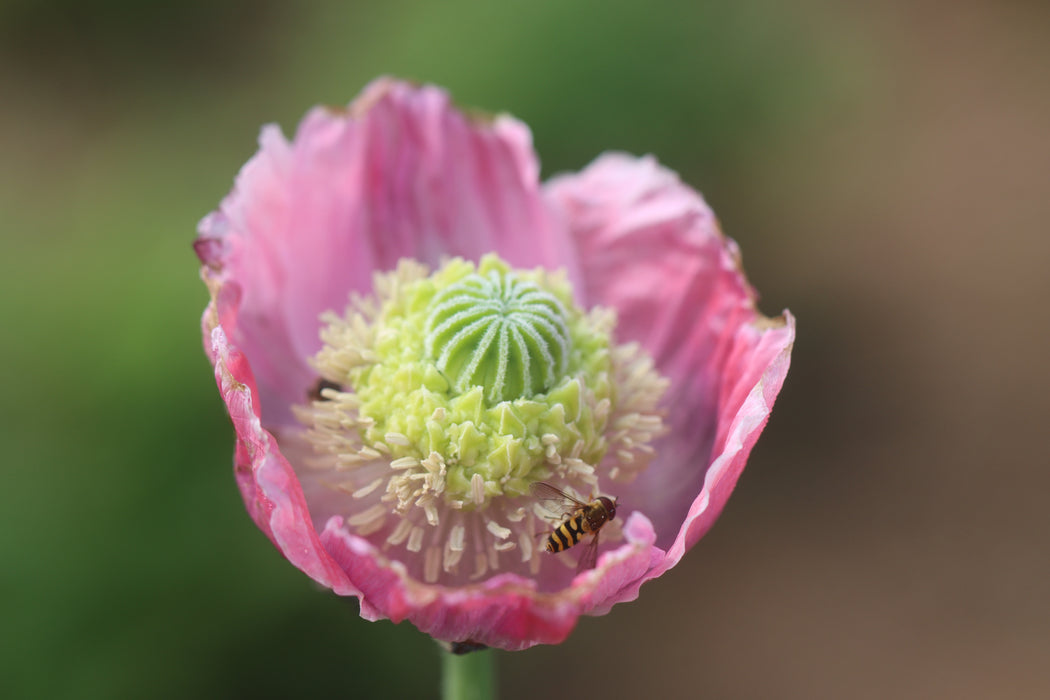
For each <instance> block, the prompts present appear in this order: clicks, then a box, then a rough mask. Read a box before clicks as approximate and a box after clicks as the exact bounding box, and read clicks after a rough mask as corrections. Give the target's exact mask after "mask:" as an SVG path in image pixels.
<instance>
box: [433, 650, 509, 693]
mask: <svg viewBox="0 0 1050 700" xmlns="http://www.w3.org/2000/svg"><path fill="white" fill-rule="evenodd" d="M442 656H443V657H444V658H443V659H442V662H441V676H442V678H441V697H442V700H493V699H494V698H495V697H496V656H495V653H494V652H493V651H492V650H491V649H485V650H484V651H475V652H471V653H469V654H453V653H451V652H445V653H444V654H442Z"/></svg>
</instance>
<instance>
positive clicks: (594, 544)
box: [576, 530, 602, 574]
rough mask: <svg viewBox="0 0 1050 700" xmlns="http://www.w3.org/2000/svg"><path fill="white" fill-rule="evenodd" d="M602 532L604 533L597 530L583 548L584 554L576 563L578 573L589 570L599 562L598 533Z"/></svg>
mask: <svg viewBox="0 0 1050 700" xmlns="http://www.w3.org/2000/svg"><path fill="white" fill-rule="evenodd" d="M600 534H602V531H601V530H596V531H595V533H594V537H592V538H591V541H590V542H588V543H587V546H586V547H584V548H583V554H581V555H580V560H579V561H578V562H577V563H576V573H578V574H579V573H582V572H584V571H589V570H590V569H593V568H594V565H595V564H597V563H598V535H600Z"/></svg>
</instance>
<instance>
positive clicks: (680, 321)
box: [546, 154, 794, 566]
mask: <svg viewBox="0 0 1050 700" xmlns="http://www.w3.org/2000/svg"><path fill="white" fill-rule="evenodd" d="M546 194H547V196H548V198H549V200H550V201H551V202H552V203H553V204H554V206H555V207H556V208H557V210H558V211H560V212H561V215H562V216H563V217H564V219H565V220H566V221H567V222H568V226H569V228H570V232H571V234H572V236H573V237H574V238H575V240H576V241H577V244H578V246H579V257H580V259H581V260H582V261H584V263H585V264H584V266H583V269H582V274H583V284H584V296H585V297H586V299H587V302H588V303H591V304H602V305H606V306H611V307H613V308H615V309H616V311H617V313H618V317H619V323H618V326H617V334H618V336H619V337H620V339H621V340H636V341H638V342H640V343H641V344H642V345H643V346H644V347H645V348H646V349H647V350H648V351H649V353H650V354H651V355H652V356H653V357H654V359H655V360H656V363H657V366H658V367H659V369H660V370H661V372H662V373H663V374H664V375H665V376H668V377H669V378H670V379H671V389H670V391H669V395H668V397H667V399H666V405H667V406H668V408H669V415H668V422H669V424H670V427H671V434H670V435H669V436H668V437H667V438H665V439H664V440H662V441H661V442H660V443H659V444H658V445H657V451H658V455H659V456H658V457H657V459H656V460H655V461H654V463H653V465H652V466H651V467H650V468H649V470H648V471H647V472H645V473H644V474H643V475H642V476H641V477H640V478H639V479H638V481H637V482H636V483H635V484H632V485H631V486H630V487H629V488H628V489H627V490H625V492H624V493H623V494H622V495H621V500H624V501H629V502H630V504H631V505H633V506H635V507H637V508H638V509H640V510H642V511H644V512H645V513H647V514H648V515H649V516H650V517H652V518H653V521H654V524H655V526H656V532H657V543H658V544H661V545H662V546H671V552H670V554H669V557H670V560H669V563H668V564H667V566H671V565H673V564H674V563H675V562H677V561H678V559H680V558H681V553H682V551H684V550H683V547H687V546H691V545H692V544H693V543H695V541H696V540H697V539H698V538H699V537H700V535H702V534H703V532H706V530H707V528H709V527H710V525H711V523H712V522H713V521H714V519H715V518H716V517H717V515H718V513H719V512H721V509H722V507H723V506H724V504H725V501H726V499H728V497H729V494H730V492H731V491H732V488H733V486H734V485H735V483H736V480H737V477H738V476H739V473H740V471H741V470H742V469H743V466H744V463H745V461H746V459H747V455H748V453H749V452H750V450H751V447H752V446H753V444H754V441H755V440H756V439H757V437H758V434H759V433H760V432H761V428H762V426H763V425H764V424H765V420H766V418H767V417H768V415H769V410H770V408H771V406H772V403H773V400H774V399H775V397H776V394H777V392H778V391H779V390H780V386H781V384H782V383H783V380H784V376H785V374H786V372H787V367H788V362H789V357H790V349H791V344H792V342H793V340H794V319H793V318H791V316H790V314H787V313H786V312H785V314H784V316H783V317H782V318H781V319H778V320H775V321H771V320H769V319H765V318H764V317H763V316H761V315H760V314H759V313H758V311H757V310H756V309H755V293H754V290H752V288H751V287H750V285H749V284H748V283H747V280H746V279H745V277H744V275H743V272H742V271H741V269H740V263H739V251H738V249H737V247H736V244H735V243H733V242H732V241H731V240H729V239H727V238H726V237H725V236H723V235H722V233H721V232H720V230H719V228H718V223H717V221H716V219H715V217H714V215H713V213H712V212H711V210H710V208H709V207H708V206H707V204H706V203H705V202H704V201H703V199H702V198H701V197H700V195H699V194H698V193H697V192H695V191H694V190H692V189H691V188H689V187H687V186H686V185H684V184H682V183H681V182H680V181H679V179H678V177H677V175H675V174H674V173H672V172H670V171H669V170H666V169H665V168H662V167H661V166H659V165H658V164H657V163H656V162H655V161H654V160H653V159H652V158H634V157H631V156H627V155H623V154H608V155H604V156H602V157H600V158H598V159H597V160H596V161H595V162H594V163H592V164H591V165H590V166H588V167H587V168H586V169H585V170H583V171H582V172H581V173H579V174H578V175H565V176H561V177H559V178H556V179H555V180H552V181H551V182H550V183H548V185H547V189H546ZM753 394H754V396H753ZM697 494H699V495H697ZM684 518H688V519H687V520H686V523H685V524H684V525H683V519H684Z"/></svg>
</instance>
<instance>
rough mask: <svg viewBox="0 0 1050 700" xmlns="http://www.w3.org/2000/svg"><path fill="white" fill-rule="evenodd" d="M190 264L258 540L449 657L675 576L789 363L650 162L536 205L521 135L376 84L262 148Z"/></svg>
mask: <svg viewBox="0 0 1050 700" xmlns="http://www.w3.org/2000/svg"><path fill="white" fill-rule="evenodd" d="M195 250H196V252H197V255H198V257H199V258H200V260H201V263H202V267H201V274H202V277H203V279H204V281H205V283H206V284H207V287H208V289H209V292H210V295H211V301H210V303H209V304H208V307H207V309H206V310H205V312H204V317H203V322H202V325H203V336H204V346H205V350H206V353H207V355H208V358H209V359H210V360H211V362H212V364H213V366H214V369H215V378H216V381H217V383H218V387H219V391H220V394H221V396H222V399H223V401H224V402H225V404H226V407H227V409H228V412H229V415H230V418H231V419H232V421H233V425H234V428H235V432H236V449H235V456H234V472H235V475H236V479H237V483H238V485H239V487H240V491H241V494H242V495H243V498H244V502H245V505H246V506H247V509H248V512H249V514H250V515H251V517H252V518H253V519H254V521H255V523H256V524H257V525H258V527H259V528H260V529H261V530H262V531H263V532H264V533H265V534H266V536H267V537H269V538H270V540H271V541H272V542H273V544H274V545H275V546H276V547H277V549H278V550H279V551H280V552H281V553H282V554H283V555H284V556H285V557H286V558H287V559H288V560H289V561H290V562H291V563H292V564H294V565H295V566H296V567H298V568H299V569H301V570H302V571H303V572H305V573H306V574H307V575H308V576H310V577H311V578H313V579H314V580H315V581H317V582H318V583H320V584H322V585H324V586H326V587H328V588H330V589H332V590H333V591H334V592H335V593H337V594H339V595H344V596H355V597H357V598H358V599H359V600H360V608H361V615H362V616H363V617H365V618H367V619H369V620H378V619H390V620H393V621H395V622H399V621H401V620H409V621H411V622H412V623H413V624H414V625H415V626H416V627H418V628H419V629H421V630H422V631H424V632H426V633H428V634H430V635H431V636H433V637H434V638H436V639H438V640H442V641H445V642H450V643H453V644H458V645H463V648H473V647H477V646H481V645H488V646H492V647H498V648H502V649H523V648H526V647H529V646H532V645H535V644H541V643H543V644H552V643H558V642H561V641H562V640H564V639H565V637H566V636H567V635H568V634H569V632H570V631H571V630H572V628H573V627H574V625H575V624H576V622H577V620H578V618H579V617H580V616H581V615H585V614H588V615H600V614H604V613H606V612H607V611H608V610H609V609H610V608H611V607H612V606H613V605H614V604H616V603H620V602H624V601H629V600H633V599H634V598H636V597H637V595H638V592H639V588H640V586H641V585H642V584H643V583H644V582H645V581H648V580H650V579H652V578H655V577H657V576H659V575H661V574H662V573H664V572H665V571H667V570H668V569H670V568H671V567H673V566H674V565H675V564H676V563H677V562H678V561H679V560H680V559H681V558H682V556H683V554H684V553H685V551H686V550H687V549H689V548H690V547H691V546H692V545H693V544H695V543H696V541H697V540H698V539H699V538H700V537H701V536H703V534H704V533H705V532H707V530H708V529H709V528H710V527H711V525H712V524H713V523H714V521H715V519H716V518H717V517H718V515H719V513H720V512H721V510H722V508H723V506H724V505H725V503H726V500H727V499H728V498H729V495H730V492H731V491H732V490H733V487H734V485H735V483H736V481H737V478H738V477H739V475H740V473H741V471H742V470H743V468H744V464H745V461H746V459H747V456H748V453H749V452H750V450H751V448H752V446H753V445H754V443H755V441H756V439H757V438H758V436H759V433H760V432H761V430H762V428H763V427H764V425H765V423H766V421H767V419H768V416H769V412H770V410H771V407H772V405H773V402H774V399H775V398H776V396H777V393H778V392H779V390H780V387H781V385H782V383H783V381H784V377H785V375H786V373H787V370H788V364H789V359H790V351H791V346H792V342H793V340H794V320H793V318H792V317H791V315H790V314H789V313H788V312H787V311H785V312H784V313H783V314H782V315H781V316H780V317H777V318H766V317H764V316H762V315H761V314H760V313H759V312H758V311H757V310H756V307H755V299H756V294H755V292H754V290H753V289H752V288H751V287H750V286H749V284H748V282H747V280H746V279H745V277H744V274H743V271H742V269H741V263H740V255H739V251H738V249H737V246H736V244H735V243H734V242H733V241H732V240H730V239H728V238H726V237H725V236H724V235H723V234H722V233H721V232H720V230H719V227H718V223H717V222H716V220H715V217H714V215H713V214H712V212H711V210H710V209H709V208H708V206H707V205H706V204H705V202H704V201H703V199H702V198H701V197H700V195H699V194H697V193H696V192H695V191H694V190H692V189H690V188H689V187H688V186H686V185H684V184H682V183H681V182H680V180H679V179H678V177H677V176H676V175H675V174H674V173H672V172H670V171H668V170H667V169H665V168H663V167H661V166H660V165H658V164H657V163H656V162H655V161H654V160H653V159H652V158H648V157H646V158H635V157H631V156H628V155H624V154H617V153H612V154H605V155H602V156H600V157H599V158H598V159H597V160H595V161H594V162H593V163H592V164H591V165H589V166H587V167H586V168H585V169H584V170H583V171H581V172H579V173H576V174H566V175H559V176H557V177H554V178H553V179H551V180H550V181H548V182H547V183H545V184H541V183H540V181H539V166H538V162H537V158H536V156H535V154H534V153H533V151H532V147H531V137H530V134H529V131H528V129H527V127H525V126H524V125H523V124H522V123H520V122H518V121H516V120H515V119H513V118H511V117H508V116H503V115H500V116H495V117H480V116H476V115H470V116H468V115H466V114H464V113H463V112H460V111H458V110H457V109H456V108H455V107H454V106H453V105H452V104H451V103H450V100H449V98H448V96H447V95H446V93H445V92H443V91H442V90H441V89H439V88H436V87H432V86H422V87H420V86H415V85H410V84H407V83H404V82H399V81H396V80H392V79H379V80H377V81H375V82H373V83H372V84H371V85H369V86H368V87H367V88H366V89H365V91H364V92H363V94H362V95H361V96H359V97H358V98H357V99H356V100H355V101H354V102H353V103H352V104H351V105H350V106H349V108H346V109H332V108H326V107H319V108H316V109H314V110H313V111H311V112H310V113H309V114H308V115H307V116H306V118H305V119H304V120H303V122H302V123H301V124H300V126H299V129H298V131H297V133H296V135H295V137H294V139H292V140H290V141H289V140H287V139H286V138H285V137H284V136H283V135H282V133H281V132H280V130H279V129H278V128H277V127H275V126H267V127H265V128H264V129H263V131H262V134H261V136H260V143H259V151H258V152H257V153H256V154H255V156H253V157H252V158H251V160H249V161H248V163H247V164H246V165H245V166H244V167H243V169H242V170H241V172H240V174H239V175H238V176H237V178H236V182H235V186H234V188H233V191H232V192H231V193H230V194H229V195H228V196H227V197H226V198H225V199H224V200H223V201H222V203H221V204H220V206H219V208H218V209H217V210H216V211H214V212H213V213H211V214H209V215H208V216H206V217H205V218H204V219H203V220H202V221H201V223H200V226H199V237H198V238H197V240H196V243H195ZM602 497H604V498H605V499H606V500H604V501H602V500H600V499H601V498H602ZM559 500H561V501H562V502H561V503H559V502H558V501H559ZM595 504H603V505H602V508H600V509H597V510H595V508H596V506H595ZM606 506H608V507H606ZM592 511H593V512H592ZM592 515H593V516H594V517H593V518H592V517H591V516H592ZM599 516H600V517H599ZM598 542H600V544H599V545H598V546H597V547H594V546H592V544H593V543H598Z"/></svg>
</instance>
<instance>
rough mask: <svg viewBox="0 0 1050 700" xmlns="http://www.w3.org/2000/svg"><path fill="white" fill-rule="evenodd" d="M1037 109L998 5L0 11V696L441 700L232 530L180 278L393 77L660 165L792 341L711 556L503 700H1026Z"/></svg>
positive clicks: (1038, 94)
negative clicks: (328, 107) (329, 126)
mask: <svg viewBox="0 0 1050 700" xmlns="http://www.w3.org/2000/svg"><path fill="white" fill-rule="evenodd" d="M1048 69H1050V10H1048V8H1047V7H1046V6H1045V4H1044V3H1037V2H1022V1H1015V2H1006V3H1003V2H992V1H990V0H989V1H986V2H972V3H947V2H943V3H937V2H922V1H920V2H903V1H899V2H887V3H879V4H875V3H872V4H869V5H868V6H865V5H863V4H861V3H850V2H831V1H830V0H829V1H821V0H803V2H802V3H791V4H787V3H777V2H774V1H773V0H742V1H740V2H724V3H687V2H682V3H647V4H645V5H644V6H643V4H642V3H627V2H610V1H608V0H607V1H605V2H597V1H593V2H575V1H573V2H564V1H563V2H533V3H517V2H514V3H502V4H496V3H479V2H465V1H453V2H444V3H425V2H386V3H355V2H336V1H334V0H333V1H330V2H304V3H298V4H294V5H293V4H292V3H282V2H276V1H275V0H270V1H262V2H248V1H246V0H244V1H225V2H223V1H221V0H220V1H216V2H205V1H204V0H183V2H180V3H140V2H130V1H129V0H102V1H100V2H93V3H81V2H79V1H78V0H61V1H58V2H35V1H33V0H0V99H2V105H3V108H2V110H0V236H2V239H0V240H2V246H3V248H2V250H3V255H2V256H0V285H3V286H2V288H0V292H2V293H0V323H2V327H3V342H2V344H0V382H2V386H3V392H4V397H3V402H2V404H0V405H2V410H3V414H2V416H0V431H2V432H0V437H2V441H3V445H4V448H5V456H4V458H3V460H2V461H3V479H2V482H0V484H2V485H0V518H2V520H0V561H2V565H0V601H2V605H3V615H2V621H0V641H2V642H3V653H2V655H0V696H2V697H4V698H124V697H127V698H132V697H134V698H139V697H151V698H168V697H171V698H181V697H223V698H241V697H244V698H247V697H252V698H265V697H275V698H276V697H290V696H296V697H318V696H321V695H322V694H326V695H329V696H341V697H421V698H426V697H435V696H436V688H437V677H438V660H439V659H438V653H437V651H436V649H435V647H434V645H433V644H432V643H431V642H430V641H429V640H428V639H427V638H425V637H424V636H423V635H421V634H419V633H418V632H416V631H415V630H414V629H413V628H412V627H410V626H409V625H399V626H395V625H391V624H389V623H386V622H384V623H374V624H373V623H367V622H363V621H362V620H360V619H359V618H358V617H357V613H356V604H355V603H353V602H352V601H346V600H342V599H339V598H337V597H335V596H333V595H331V594H328V593H325V592H321V591H319V590H318V589H317V588H316V587H315V586H314V585H313V584H312V583H311V582H310V581H309V580H308V579H307V578H306V577H305V576H303V575H302V574H300V573H299V572H298V571H296V570H295V569H293V568H292V567H291V566H289V565H288V564H287V563H286V562H284V561H283V559H281V557H280V556H279V555H278V554H277V552H276V551H275V550H274V549H273V547H272V546H271V545H270V543H269V542H268V541H267V540H266V539H265V537H264V536H263V535H262V534H261V533H259V532H258V531H257V530H256V529H255V527H254V526H253V525H252V523H251V521H250V520H249V518H248V517H247V516H246V514H245V512H244V509H243V506H242V505H241V501H240V497H239V495H238V493H237V490H236V487H235V485H234V481H233V478H232V474H231V469H230V464H231V454H232V430H231V428H230V425H229V421H228V419H227V417H226V415H225V413H224V410H223V407H222V404H221V402H220V400H219V397H218V395H217V392H216V390H215V385H214V382H213V379H212V376H211V370H210V368H209V366H208V364H207V362H206V360H205V358H204V355H203V352H202V351H201V347H200V338H199V327H198V322H199V315H200V313H201V310H202V309H203V307H204V304H205V300H206V293H205V290H204V287H203V285H202V284H201V283H200V281H199V280H198V278H197V262H196V259H195V257H194V256H193V253H192V251H191V248H190V243H191V241H192V240H193V237H194V232H195V227H196V223H197V221H198V220H199V219H200V217H202V216H203V215H204V214H206V213H207V212H209V211H211V210H212V209H213V208H214V207H215V206H216V205H217V204H218V202H219V200H220V198H221V197H223V196H224V195H225V194H226V193H227V192H228V190H229V189H230V186H231V184H232V179H233V177H234V175H235V174H236V172H237V170H238V168H239V167H240V166H241V164H242V163H243V162H244V161H245V160H247V159H248V158H249V157H250V156H251V154H252V153H253V152H254V151H255V147H256V146H255V138H256V135H257V133H258V129H259V127H260V125H262V124H263V123H267V122H278V123H280V124H281V125H282V126H283V127H284V129H285V132H286V133H289V134H290V133H292V132H293V131H294V128H295V125H296V123H297V121H298V119H299V118H300V117H301V116H302V114H303V113H305V111H306V110H307V109H308V108H309V107H310V106H312V105H314V104H317V103H331V104H341V103H346V102H347V101H349V100H350V99H351V98H352V97H353V96H354V95H355V94H356V93H357V92H358V91H359V89H360V88H361V87H362V86H363V85H364V84H365V83H366V82H368V81H369V80H370V79H372V78H373V77H374V76H376V75H378V74H382V73H390V74H394V75H399V76H403V77H408V78H412V79H416V80H420V81H427V82H435V83H438V84H440V85H443V86H445V87H447V88H448V89H449V90H450V91H451V92H452V94H453V96H454V97H455V99H456V101H457V102H458V103H459V104H461V105H466V106H474V107H478V108H481V109H485V110H489V111H508V112H511V113H513V114H515V115H517V116H518V117H520V118H522V119H523V120H524V121H526V122H527V123H528V124H529V125H530V126H531V128H532V129H533V132H534V136H535V142H536V147H537V150H538V151H539V153H540V156H541V158H542V160H543V164H544V172H545V174H546V175H550V174H552V173H554V172H558V171H561V170H574V169H578V168H580V167H582V166H584V165H585V164H586V163H587V162H589V161H590V160H591V159H592V158H593V157H595V156H596V155H597V154H598V153H600V152H601V151H603V150H608V149H622V150H628V151H631V152H635V153H653V154H655V155H656V156H657V157H658V158H659V159H660V160H661V161H662V162H663V163H665V164H667V165H669V166H670V167H672V168H674V169H676V170H677V171H679V172H680V173H681V174H682V176H683V178H684V179H685V180H687V181H688V182H690V183H692V184H693V185H695V186H696V187H697V188H698V189H700V190H702V191H703V192H704V194H705V196H706V197H707V198H708V200H709V201H710V202H711V204H712V206H713V207H714V208H715V210H716V211H717V212H718V214H719V216H720V218H721V220H722V223H723V225H724V228H725V229H726V231H727V232H728V233H729V234H730V235H731V236H733V237H734V238H736V240H737V241H738V242H739V243H740V244H741V247H742V248H743V252H744V260H745V264H746V266H747V269H748V272H749V274H750V277H751V280H752V282H753V283H754V284H755V285H756V286H757V287H758V288H759V289H760V290H761V291H762V293H763V300H762V307H763V310H764V311H765V312H766V313H769V314H775V313H778V312H779V311H780V310H781V309H782V308H784V307H790V308H791V309H792V310H793V311H794V312H795V314H796V315H797V316H798V318H799V338H798V342H797V344H796V347H795V358H794V363H793V368H792V372H791V374H790V376H789V378H788V381H787V384H786V386H785V389H784V392H783V394H782V395H781V398H780V400H779V402H778V404H777V407H776V410H775V411H774V415H773V419H772V421H771V423H770V426H769V428H768V429H767V432H766V434H765V435H764V436H763V438H762V440H761V441H760V443H759V445H758V447H757V448H756V450H755V452H754V453H753V455H752V459H751V462H750V466H749V468H748V471H747V472H746V473H745V475H744V477H743V479H742V481H741V483H740V486H739V488H738V491H737V493H736V494H735V496H734V498H733V499H732V501H731V502H730V505H729V507H728V509H727V511H726V513H725V515H724V516H723V519H722V520H721V521H720V523H719V525H718V526H717V527H716V528H715V529H714V530H713V531H712V533H711V534H710V535H709V536H708V537H707V538H705V539H704V540H703V541H701V543H700V544H699V545H698V546H697V547H696V548H695V549H694V550H693V551H692V552H691V553H690V554H689V555H688V556H687V557H686V559H685V560H684V562H683V563H682V565H680V566H679V567H678V568H676V569H675V570H673V571H672V572H671V573H669V574H668V575H666V576H664V577H663V578H661V579H660V580H658V581H655V582H653V583H650V584H647V585H646V586H645V587H644V588H643V590H642V595H641V598H640V600H639V601H637V602H635V603H632V604H629V605H623V606H619V607H617V608H615V609H614V610H613V612H612V613H611V614H610V615H607V616H605V617H602V618H586V619H584V620H583V621H582V622H581V624H580V626H579V628H578V629H577V631H576V632H575V633H574V634H573V635H572V637H570V639H569V640H568V641H567V642H566V643H565V644H563V645H561V646H558V647H545V648H539V649H534V650H530V651H527V652H523V653H518V654H501V655H500V661H499V663H500V674H501V675H500V679H501V687H502V690H503V696H504V697H506V698H536V697H569V696H570V694H572V695H576V694H579V693H584V692H588V690H589V689H594V688H599V689H601V693H602V695H603V697H606V698H619V697H639V696H643V695H644V696H648V697H672V698H674V697H705V698H720V699H721V698H800V699H802V698H806V699H809V698H886V697H895V698H936V697H950V698H989V697H1010V698H1045V697H1050V674H1048V673H1047V670H1046V659H1047V658H1048V657H1050V586H1048V581H1050V563H1048V562H1050V559H1048V552H1050V517H1048V515H1047V512H1048V509H1047V507H1046V496H1047V493H1048V492H1050V470H1048V469H1047V466H1048V462H1050V460H1048V458H1047V453H1048V449H1047V440H1046V437H1045V436H1046V427H1045V426H1046V424H1047V418H1048V417H1050V415H1048V414H1050V411H1048V406H1047V399H1046V397H1047V396H1050V372H1048V370H1047V363H1046V356H1047V349H1046V348H1047V347H1048V341H1050V333H1048V331H1047V324H1046V323H1045V321H1044V318H1045V314H1044V313H1043V312H1044V309H1043V307H1044V306H1045V303H1041V302H1044V300H1045V298H1046V296H1047V293H1048V292H1050V275H1048V274H1047V266H1048V263H1050V236H1048V235H1047V233H1048V231H1047V221H1050V193H1048V191H1047V183H1048V182H1050V177H1048V176H1050V128H1048V127H1050V89H1048V86H1047V85H1048V84H1047V82H1046V76H1047V75H1050V71H1048Z"/></svg>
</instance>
